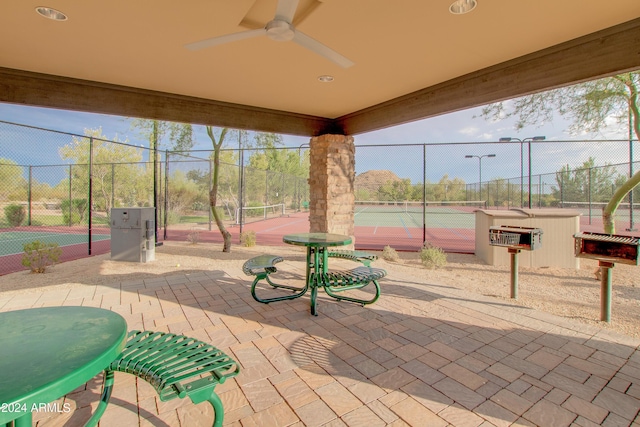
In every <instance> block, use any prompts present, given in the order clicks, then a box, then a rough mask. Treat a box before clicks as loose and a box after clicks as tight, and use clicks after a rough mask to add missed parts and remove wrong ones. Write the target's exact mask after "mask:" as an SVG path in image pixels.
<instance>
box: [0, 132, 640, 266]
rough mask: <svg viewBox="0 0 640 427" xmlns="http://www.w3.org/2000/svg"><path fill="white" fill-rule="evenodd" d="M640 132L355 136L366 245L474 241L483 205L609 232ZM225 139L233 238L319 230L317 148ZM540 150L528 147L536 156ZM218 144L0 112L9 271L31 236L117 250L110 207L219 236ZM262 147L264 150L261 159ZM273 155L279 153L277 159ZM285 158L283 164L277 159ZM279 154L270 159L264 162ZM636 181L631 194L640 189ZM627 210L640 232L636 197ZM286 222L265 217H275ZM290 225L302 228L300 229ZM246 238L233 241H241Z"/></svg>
mask: <svg viewBox="0 0 640 427" xmlns="http://www.w3.org/2000/svg"><path fill="white" fill-rule="evenodd" d="M635 144H637V141H632V142H630V141H626V140H618V141H534V142H530V143H523V142H519V141H516V142H508V143H505V142H501V143H497V142H493V143H488V142H470V143H437V142H436V143H426V144H399V145H382V144H381V145H358V144H356V180H355V187H354V188H355V194H356V211H355V234H356V247H358V248H362V249H382V248H383V247H384V246H386V245H390V246H392V247H395V248H396V249H399V250H418V249H419V248H420V247H422V245H423V244H424V242H425V241H426V242H429V243H432V244H435V245H436V246H440V247H442V248H443V249H445V250H447V251H460V252H473V250H474V239H475V234H474V228H475V213H474V211H475V210H476V209H479V208H482V209H514V208H518V209H519V208H525V209H526V208H529V207H531V208H533V209H538V208H565V209H575V210H578V211H579V212H580V213H581V214H582V218H581V224H582V227H583V229H589V227H592V228H591V230H590V231H602V229H601V228H599V227H601V212H602V208H603V206H604V204H605V203H607V202H608V201H609V200H610V199H611V196H612V194H613V192H614V191H615V189H616V188H618V187H619V186H620V184H621V183H622V182H624V181H625V180H626V179H628V177H629V176H630V175H632V174H633V173H634V171H637V170H638V168H640V165H639V164H638V162H636V161H635V160H633V148H634V145H635ZM275 150H276V151H278V153H279V154H278V156H276V155H275V154H273V153H275V151H273V152H271V154H270V155H271V158H270V159H271V160H269V161H270V162H271V163H269V161H267V157H268V156H267V155H266V154H265V153H266V151H265V150H264V149H262V150H261V149H256V148H243V149H233V150H232V149H223V150H222V152H221V159H222V160H221V162H220V167H219V169H218V172H219V176H218V193H217V212H218V213H219V214H220V217H221V218H222V220H223V222H224V224H225V226H226V227H228V228H229V229H230V230H231V231H232V234H233V235H234V238H236V237H238V235H239V233H240V232H241V231H243V229H246V230H254V231H256V232H257V233H258V243H260V244H278V243H281V242H282V234H286V233H287V232H304V231H308V210H307V209H308V206H309V186H308V182H307V180H308V170H309V167H311V166H310V165H309V156H308V149H306V150H302V147H301V148H278V149H275ZM529 153H531V155H530V157H529ZM212 154H213V153H212V151H207V150H197V151H191V152H188V153H186V152H171V151H158V152H157V153H156V155H155V156H154V154H153V151H152V150H149V149H148V148H144V147H138V146H134V145H130V144H126V143H123V142H119V141H109V140H105V139H103V138H101V137H100V135H99V134H98V133H95V134H88V135H75V134H71V133H65V132H57V131H51V130H46V129H40V128H35V127H29V126H22V125H17V124H13V123H7V122H2V121H0V182H2V185H0V207H1V208H2V211H0V228H1V230H0V274H4V273H7V272H10V271H18V270H21V269H23V268H24V267H22V266H21V264H20V261H21V256H22V253H23V245H24V244H25V243H29V242H32V241H34V240H40V241H43V242H55V243H58V244H59V245H60V246H61V247H62V249H63V256H62V260H67V259H74V258H78V257H82V256H87V255H93V254H99V253H107V252H108V251H109V250H110V242H109V238H110V227H109V212H110V209H111V208H112V207H148V206H155V207H156V214H157V220H156V224H157V226H158V230H159V234H158V236H157V240H162V239H180V240H185V239H187V240H188V236H189V234H190V233H193V232H194V231H197V232H202V233H203V234H207V236H210V237H207V238H204V237H203V239H202V240H203V241H217V240H216V239H219V240H220V241H221V237H220V233H219V232H218V230H217V227H216V224H215V221H214V220H213V217H212V214H211V210H210V209H209V205H210V196H211V189H212V180H213V172H214V167H213V160H212V159H213V156H212ZM261 156H262V157H261ZM274 159H275V160H274ZM274 164H277V165H280V167H281V169H280V170H287V171H292V172H282V171H280V170H275V168H271V170H265V169H270V167H271V166H273V165H274ZM261 165H262V166H264V165H270V166H269V167H264V168H263V167H262V166H261ZM639 192H640V189H639V188H636V189H635V190H634V192H633V194H630V196H633V200H636V201H638V200H639V199H640V194H639ZM633 200H629V197H628V198H627V199H626V200H625V201H624V202H623V203H622V204H621V205H620V207H619V209H618V210H617V213H616V225H617V230H620V231H621V232H623V233H625V232H628V233H631V234H634V235H637V232H636V230H635V224H636V222H635V221H636V220H637V218H638V215H639V212H638V203H637V202H633ZM272 218H273V219H277V221H279V222H273V221H271V222H269V223H268V224H269V225H266V224H267V222H266V221H264V220H265V219H272ZM291 224H297V227H298V229H295V230H292V229H291V228H287V227H289V225H291ZM237 241H238V240H236V242H237Z"/></svg>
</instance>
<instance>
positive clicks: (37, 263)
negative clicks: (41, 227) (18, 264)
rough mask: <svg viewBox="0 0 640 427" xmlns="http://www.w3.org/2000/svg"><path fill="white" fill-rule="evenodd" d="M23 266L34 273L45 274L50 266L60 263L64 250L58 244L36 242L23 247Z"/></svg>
mask: <svg viewBox="0 0 640 427" xmlns="http://www.w3.org/2000/svg"><path fill="white" fill-rule="evenodd" d="M23 248H24V255H22V265H24V266H25V267H27V268H29V269H31V272H32V273H44V271H45V270H46V269H47V267H48V266H50V265H53V264H55V263H56V262H58V259H59V258H60V255H62V249H60V248H59V247H58V244H57V243H43V242H41V241H39V240H36V241H34V242H31V243H25V245H24V246H23Z"/></svg>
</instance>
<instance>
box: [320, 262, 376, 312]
mask: <svg viewBox="0 0 640 427" xmlns="http://www.w3.org/2000/svg"><path fill="white" fill-rule="evenodd" d="M311 274H312V276H313V277H312V280H318V282H319V283H320V285H321V286H322V287H324V290H325V291H326V292H327V294H328V295H330V296H332V297H334V298H336V299H338V300H344V301H351V302H355V303H358V304H362V305H365V304H373V303H374V302H376V301H377V300H378V298H379V297H380V285H379V283H378V280H380V279H382V278H383V277H385V276H386V275H387V272H386V271H385V270H383V269H381V268H373V267H364V266H363V267H356V268H353V269H351V270H345V271H328V272H326V273H322V272H318V273H316V272H313V273H311ZM318 275H319V277H318ZM370 283H373V285H374V287H375V293H374V295H373V297H372V298H371V299H368V300H364V299H360V298H354V297H348V296H344V295H337V293H339V292H343V291H348V290H351V289H361V288H364V287H365V286H367V285H368V284H370Z"/></svg>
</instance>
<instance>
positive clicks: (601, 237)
mask: <svg viewBox="0 0 640 427" xmlns="http://www.w3.org/2000/svg"><path fill="white" fill-rule="evenodd" d="M573 237H574V238H575V255H576V257H578V258H590V259H597V260H598V265H599V266H600V320H604V321H605V322H610V321H611V269H612V268H613V267H614V265H615V263H616V262H620V263H623V264H631V265H638V246H640V239H638V238H637V237H630V236H619V235H616V234H601V233H589V232H582V233H576V234H574V235H573Z"/></svg>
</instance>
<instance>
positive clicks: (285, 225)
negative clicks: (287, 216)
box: [245, 219, 306, 234]
mask: <svg viewBox="0 0 640 427" xmlns="http://www.w3.org/2000/svg"><path fill="white" fill-rule="evenodd" d="M303 221H306V219H299V220H298V221H294V222H288V223H286V224H282V225H278V226H276V227H271V228H267V229H265V230H261V231H256V234H260V233H265V232H267V231H273V230H277V229H279V228H282V227H288V226H290V225H293V224H297V223H299V222H303ZM245 225H246V224H245Z"/></svg>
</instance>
